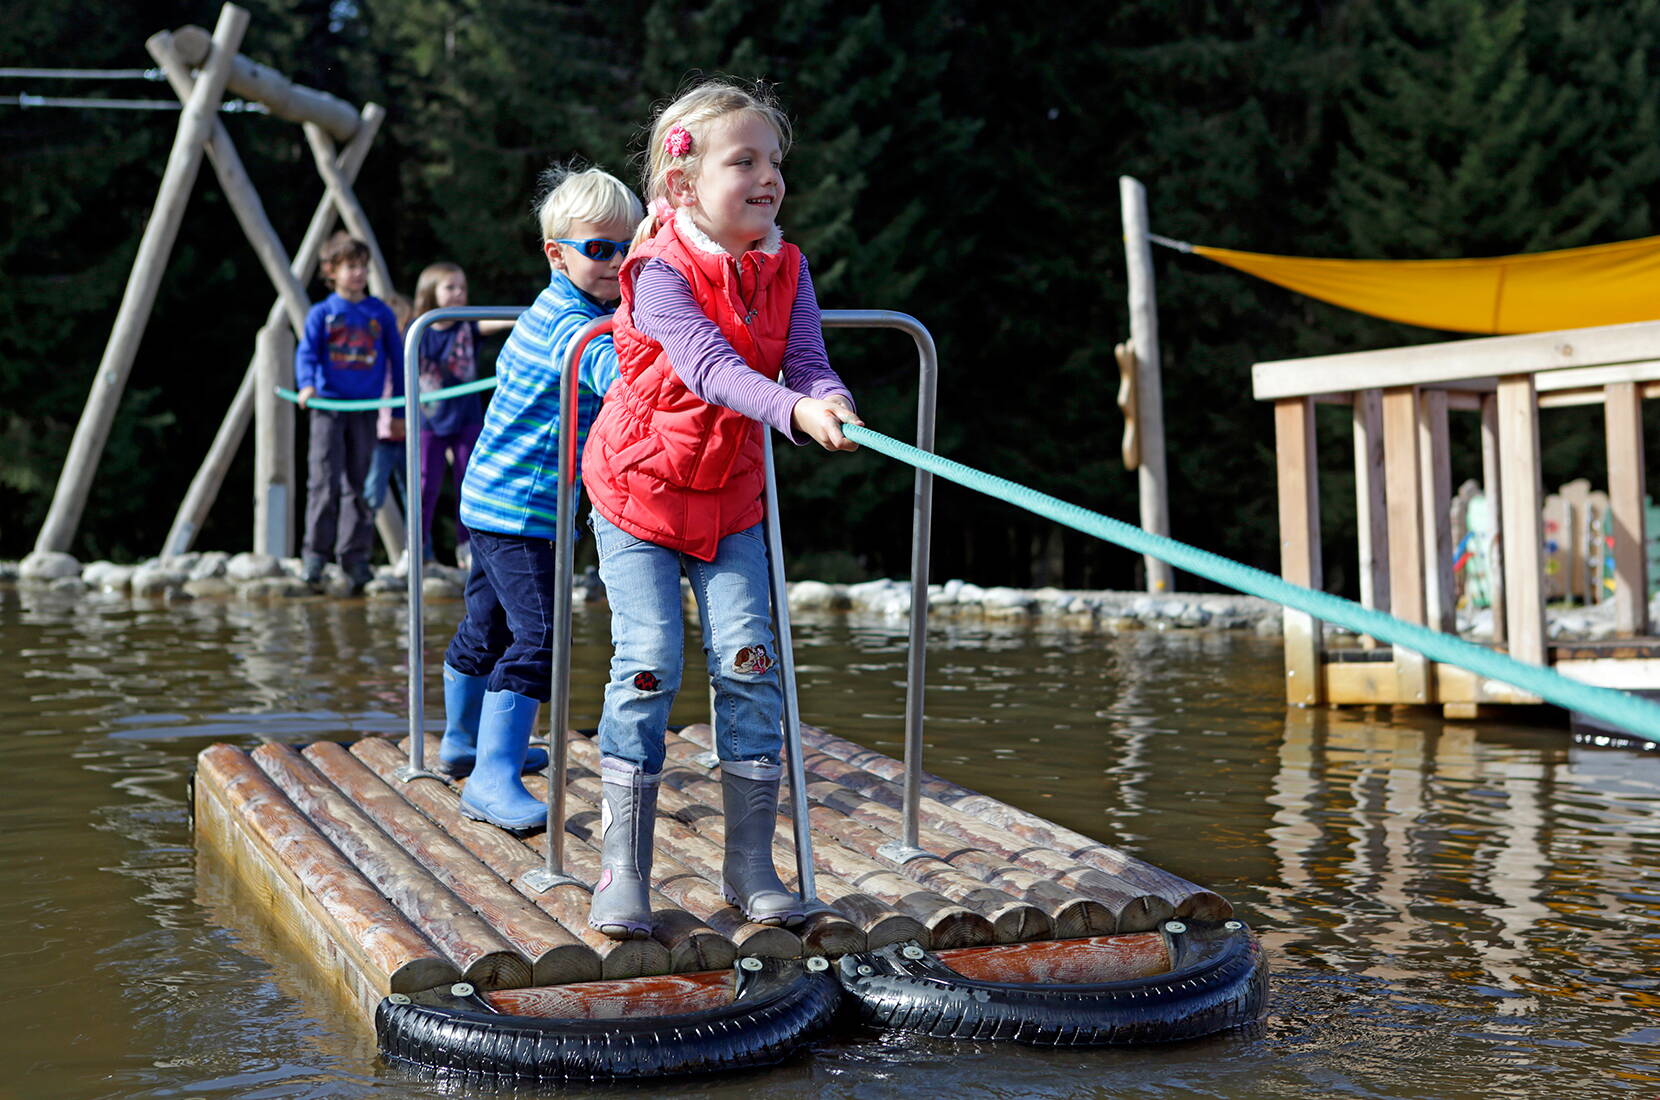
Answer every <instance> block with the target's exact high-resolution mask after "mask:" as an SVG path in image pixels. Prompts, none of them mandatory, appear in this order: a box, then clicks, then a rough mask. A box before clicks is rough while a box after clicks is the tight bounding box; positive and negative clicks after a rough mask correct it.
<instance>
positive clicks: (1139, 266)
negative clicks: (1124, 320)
mask: <svg viewBox="0 0 1660 1100" xmlns="http://www.w3.org/2000/svg"><path fill="white" fill-rule="evenodd" d="M1118 197H1119V202H1120V205H1121V206H1122V208H1123V216H1124V259H1125V265H1126V270H1127V273H1128V275H1129V282H1130V345H1131V347H1133V348H1134V350H1135V358H1136V386H1135V392H1136V423H1137V429H1138V435H1139V437H1140V438H1139V442H1138V450H1139V457H1140V460H1141V464H1140V466H1139V467H1137V469H1136V478H1137V480H1138V483H1139V484H1140V486H1141V528H1142V530H1144V531H1147V532H1149V533H1150V534H1154V535H1168V534H1170V501H1169V495H1168V489H1167V479H1166V477H1165V471H1164V396H1163V394H1164V390H1163V386H1162V385H1161V383H1160V382H1159V369H1160V368H1159V314H1158V295H1157V294H1156V292H1155V289H1154V285H1153V246H1152V242H1151V241H1149V240H1148V238H1147V189H1146V188H1145V187H1143V186H1142V185H1141V182H1140V181H1139V180H1136V179H1132V178H1131V177H1129V176H1119V177H1118ZM1143 560H1144V562H1145V563H1146V568H1147V591H1149V592H1168V591H1170V589H1171V587H1172V585H1173V583H1174V579H1173V575H1172V571H1171V569H1170V566H1169V564H1168V563H1166V562H1163V561H1160V560H1159V559H1158V558H1155V557H1153V556H1152V555H1150V554H1149V555H1146V556H1145V558H1144V559H1143Z"/></svg>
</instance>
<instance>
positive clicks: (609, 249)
mask: <svg viewBox="0 0 1660 1100" xmlns="http://www.w3.org/2000/svg"><path fill="white" fill-rule="evenodd" d="M554 243H555V244H568V245H570V246H571V247H572V248H574V249H576V250H577V251H578V252H580V253H582V254H583V255H584V256H586V257H587V258H588V259H590V260H593V261H595V262H596V263H604V262H605V261H606V260H609V259H610V258H611V257H612V256H615V255H616V254H617V253H619V252H620V253H622V254H623V255H624V256H626V255H628V246H629V244H630V243H631V242H629V241H608V240H606V239H605V238H604V237H589V238H588V239H587V240H585V241H567V240H565V239H564V238H563V237H555V238H554Z"/></svg>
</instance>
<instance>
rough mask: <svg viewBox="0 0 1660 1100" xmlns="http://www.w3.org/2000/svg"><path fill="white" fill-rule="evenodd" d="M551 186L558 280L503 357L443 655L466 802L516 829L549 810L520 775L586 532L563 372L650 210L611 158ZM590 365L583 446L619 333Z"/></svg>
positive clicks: (456, 763) (443, 753) (599, 347)
mask: <svg viewBox="0 0 1660 1100" xmlns="http://www.w3.org/2000/svg"><path fill="white" fill-rule="evenodd" d="M543 183H544V187H545V193H544V197H543V198H542V199H541V200H540V201H539V202H538V204H537V220H538V222H539V223H540V228H541V231H542V251H543V253H544V255H546V256H547V260H548V266H549V268H550V269H551V272H550V277H549V280H548V285H547V288H546V289H545V290H543V291H542V293H541V294H540V295H539V296H538V297H537V299H536V301H535V303H534V304H533V305H532V306H531V307H530V308H529V309H528V310H526V311H525V312H524V313H523V314H521V315H520V317H519V319H518V320H517V321H516V322H515V323H514V325H513V331H512V333H511V334H510V335H509V336H508V338H507V342H506V344H504V345H503V347H502V350H501V354H500V355H499V356H498V357H497V359H496V378H497V382H496V392H495V394H494V396H493V397H492V398H491V400H490V407H489V410H488V412H486V414H485V417H484V429H483V431H482V432H481V433H480V435H479V439H478V444H477V446H476V447H475V448H474V450H473V454H472V460H471V461H470V462H469V463H468V465H467V474H466V477H465V478H464V479H463V481H462V486H461V522H462V523H464V524H465V525H466V526H467V530H468V531H469V532H471V535H472V548H473V561H472V567H471V570H470V571H469V574H468V577H467V590H466V604H467V613H466V616H465V617H464V618H463V619H462V621H461V625H460V626H458V627H457V628H456V632H455V638H454V639H453V640H452V641H451V642H450V645H449V648H448V650H446V651H445V654H444V712H445V726H444V741H443V744H442V746H441V747H440V749H439V760H440V765H441V766H442V767H443V768H444V769H445V770H447V771H448V772H450V774H452V775H456V776H462V775H466V776H469V778H468V780H467V784H466V787H465V789H464V791H463V793H462V796H461V812H462V813H463V814H465V815H466V816H468V817H470V818H473V819H475V820H478V821H488V822H490V823H491V824H493V825H497V826H500V827H501V828H504V829H510V830H514V831H520V830H529V829H535V828H539V827H541V826H542V825H543V824H544V822H545V819H546V809H545V808H544V806H543V803H542V802H541V801H540V800H539V799H536V798H533V797H532V796H531V795H530V793H529V792H528V791H526V790H525V788H524V783H523V782H522V781H521V780H520V778H519V777H520V774H521V773H522V772H523V771H535V770H539V769H541V768H542V767H545V766H546V764H547V754H546V753H545V752H543V751H542V750H541V749H537V750H536V751H535V753H534V755H532V754H530V751H529V742H530V735H531V731H532V730H533V729H534V728H535V725H536V711H537V708H538V706H539V705H540V704H542V703H545V702H547V701H548V699H549V697H550V696H551V693H552V682H551V678H550V662H551V658H552V645H553V590H554V579H555V578H554V568H555V558H554V540H555V539H562V538H573V537H575V534H576V517H575V516H560V515H557V510H558V495H557V494H558V491H559V476H560V469H559V461H560V453H561V448H560V441H559V375H560V371H561V369H562V367H563V365H564V359H565V353H566V351H567V349H568V348H569V346H570V343H571V341H572V339H574V338H575V336H576V335H577V333H579V332H581V331H582V330H583V329H584V328H586V327H587V325H588V324H589V322H591V321H593V320H594V319H595V318H599V317H607V316H609V315H610V313H611V311H612V309H613V308H614V307H615V305H616V302H617V299H618V298H619V297H620V295H621V290H620V288H619V285H618V282H617V273H618V271H619V270H621V268H622V262H623V257H624V256H625V255H626V254H627V251H628V240H627V238H628V237H629V235H630V234H631V233H632V231H633V229H634V226H635V225H636V224H637V223H638V222H639V221H640V219H641V218H642V217H643V215H644V210H643V209H642V207H641V205H640V200H639V199H638V198H637V197H635V195H634V193H633V192H632V191H630V190H629V189H628V186H627V185H626V184H624V183H623V182H622V181H620V180H618V179H617V178H616V177H614V176H611V175H609V174H608V173H606V172H602V171H600V170H599V169H598V168H590V169H587V170H586V171H581V172H577V171H571V170H568V169H564V168H555V169H553V170H551V171H549V172H548V173H547V174H546V175H545V176H544V177H543ZM577 370H578V372H579V373H578V386H577V442H576V453H577V454H580V453H581V451H582V443H583V440H584V438H585V437H586V435H587V434H588V427H589V425H590V424H592V423H593V420H594V416H595V415H596V414H597V413H598V412H599V406H600V401H601V399H602V398H603V397H604V395H605V392H606V391H607V390H608V389H610V388H611V384H612V383H613V382H615V381H616V380H617V353H616V350H615V348H613V346H612V343H611V337H610V336H609V335H606V336H600V337H597V338H595V339H594V340H592V341H590V342H589V344H588V346H587V348H586V349H585V350H584V351H583V353H582V357H581V360H580V361H579V363H578V365H577Z"/></svg>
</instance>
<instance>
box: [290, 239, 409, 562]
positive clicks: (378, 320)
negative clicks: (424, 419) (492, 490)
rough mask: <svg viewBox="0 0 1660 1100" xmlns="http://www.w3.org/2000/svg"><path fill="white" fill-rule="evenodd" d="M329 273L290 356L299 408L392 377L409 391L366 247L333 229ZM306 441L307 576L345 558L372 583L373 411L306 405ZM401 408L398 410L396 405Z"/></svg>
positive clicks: (359, 394) (397, 391)
mask: <svg viewBox="0 0 1660 1100" xmlns="http://www.w3.org/2000/svg"><path fill="white" fill-rule="evenodd" d="M322 267H323V278H324V280H326V281H327V282H328V284H329V286H330V287H331V288H333V291H334V293H332V294H330V295H329V296H328V297H327V298H324V299H323V300H322V301H321V302H318V303H317V304H316V305H314V306H312V307H311V312H310V313H308V314H306V319H305V332H304V333H303V334H302V336H301V338H300V346H299V348H298V349H297V350H296V352H295V355H294V380H295V383H296V384H297V385H298V386H299V391H300V393H299V399H300V407H301V408H306V407H307V405H308V404H309V403H310V401H311V399H312V398H313V397H326V398H332V399H336V400H355V399H359V398H365V397H379V396H381V393H382V390H383V388H384V386H385V384H386V382H387V381H388V372H390V381H391V383H392V394H393V395H394V396H396V397H402V396H403V344H402V342H401V341H400V340H399V338H398V322H397V318H395V317H394V316H393V315H392V310H391V307H389V306H388V305H387V304H386V303H385V302H383V301H381V300H380V299H379V298H376V297H373V296H372V295H370V294H369V292H368V289H367V288H368V285H369V246H368V245H366V244H364V243H363V242H362V241H359V240H356V239H355V238H353V237H352V236H351V235H350V234H349V233H345V232H340V233H336V234H335V235H334V236H333V237H331V238H329V241H328V243H327V244H325V245H324V246H323V252H322ZM308 411H309V412H310V414H311V425H310V427H311V442H310V444H309V446H308V447H307V449H306V503H305V545H304V548H303V551H302V554H303V557H302V563H303V568H302V574H301V576H302V578H303V579H304V580H305V581H306V583H307V584H317V583H319V582H321V581H322V579H323V565H324V564H325V563H326V562H328V561H329V560H330V559H331V558H332V559H334V560H336V561H338V562H339V563H340V567H341V568H342V569H343V570H345V572H346V576H347V577H348V578H350V580H351V582H352V589H353V591H357V590H360V589H361V588H362V587H363V586H364V585H365V584H367V583H368V582H369V580H370V578H371V577H373V575H374V574H373V572H372V571H371V570H370V568H369V544H370V539H371V537H372V534H373V532H374V523H373V520H372V519H371V516H370V512H369V505H368V504H367V503H366V502H365V501H364V499H363V483H364V480H365V478H367V476H368V474H369V462H370V459H371V458H372V457H373V455H374V451H375V414H374V413H373V412H333V411H329V410H324V409H309V410H308ZM393 415H394V416H395V417H402V416H403V411H402V410H401V409H394V410H393Z"/></svg>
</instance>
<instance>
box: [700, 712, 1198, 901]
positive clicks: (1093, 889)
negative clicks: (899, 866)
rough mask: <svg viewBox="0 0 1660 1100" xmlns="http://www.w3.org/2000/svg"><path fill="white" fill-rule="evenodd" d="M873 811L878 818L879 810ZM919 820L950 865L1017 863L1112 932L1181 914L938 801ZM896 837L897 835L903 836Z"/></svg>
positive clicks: (879, 798) (814, 758)
mask: <svg viewBox="0 0 1660 1100" xmlns="http://www.w3.org/2000/svg"><path fill="white" fill-rule="evenodd" d="M680 736H681V737H682V738H684V739H686V740H689V741H691V742H692V743H693V744H698V743H700V742H702V741H705V740H707V739H708V738H709V737H710V736H711V734H710V731H709V727H708V726H707V725H702V724H699V725H693V726H688V727H686V728H685V729H684V730H682V731H681V732H680ZM804 756H805V763H806V766H807V767H808V769H809V774H810V775H814V776H817V777H820V778H828V779H834V780H835V781H836V782H838V783H840V784H842V785H844V786H847V787H848V788H850V789H851V790H852V791H854V792H856V793H857V794H859V795H862V796H865V797H868V798H870V799H871V800H873V801H874V802H876V803H879V804H880V805H883V806H886V807H889V808H890V809H891V810H892V811H895V812H896V811H897V810H898V808H899V806H900V804H901V802H902V800H903V793H902V791H901V790H900V788H899V787H898V786H897V785H896V784H893V783H890V782H888V781H887V780H885V779H882V778H879V777H878V776H875V775H872V774H870V773H869V772H865V771H862V770H860V769H858V768H854V767H853V766H852V765H850V764H847V763H846V762H845V761H842V760H838V759H836V758H834V757H830V756H826V755H825V754H823V753H821V752H819V751H818V750H808V751H807V752H805V753H804ZM872 812H873V814H874V811H872ZM919 816H920V817H921V818H922V820H923V821H925V822H927V823H928V824H929V825H931V826H933V827H935V828H936V829H937V830H938V831H939V833H941V834H946V835H947V836H949V838H950V839H949V841H948V842H946V843H945V844H943V845H941V846H940V848H939V850H940V851H941V852H945V853H948V854H949V855H950V857H951V858H950V860H948V862H951V863H953V865H956V866H963V867H967V866H969V865H971V864H973V863H983V862H984V861H985V860H987V859H992V858H993V857H995V858H996V859H1000V860H1002V861H1004V862H1006V863H1014V864H1017V865H1019V866H1020V867H1022V868H1024V870H1025V872H1026V873H1027V874H1031V875H1034V876H1041V877H1042V878H1043V879H1045V880H1048V881H1050V882H1052V883H1053V884H1054V886H1055V887H1057V888H1059V889H1062V890H1065V891H1067V892H1068V893H1069V894H1082V895H1084V896H1085V897H1088V898H1091V899H1094V900H1095V901H1096V902H1098V903H1100V905H1101V906H1103V907H1104V908H1105V909H1106V910H1107V912H1108V914H1110V924H1111V928H1110V929H1109V930H1110V931H1118V932H1139V931H1146V930H1148V929H1151V928H1156V927H1158V925H1159V924H1160V923H1162V922H1163V921H1166V920H1168V919H1170V918H1171V917H1172V916H1174V915H1175V906H1174V905H1172V904H1171V903H1170V902H1169V901H1166V900H1165V899H1164V898H1163V897H1161V896H1160V895H1159V894H1157V893H1155V892H1153V891H1151V890H1147V889H1141V888H1140V887H1138V886H1137V885H1136V884H1135V883H1133V882H1127V881H1124V880H1120V879H1115V878H1113V877H1111V876H1109V875H1107V874H1105V873H1104V872H1102V871H1099V870H1097V869H1096V868H1093V867H1086V866H1083V865H1081V864H1078V863H1076V862H1075V861H1073V860H1070V859H1068V858H1066V857H1065V856H1062V855H1060V854H1058V853H1056V852H1053V851H1050V850H1048V849H1046V848H1043V847H1042V846H1040V845H1034V844H1032V843H1030V842H1028V841H1026V840H1024V839H1021V838H1019V837H1016V836H1014V834H1012V833H1008V832H1006V831H1004V830H1001V829H998V828H997V827H996V826H993V825H990V824H987V823H986V822H983V821H981V820H979V819H977V818H973V817H967V816H965V815H961V814H956V813H953V812H952V811H951V809H950V808H949V807H946V806H944V805H943V804H941V803H939V802H938V801H936V800H934V799H930V798H924V799H922V802H921V806H920V815H919ZM892 835H893V836H897V835H898V833H897V832H895V833H893V834H892ZM964 842H966V843H967V844H968V845H970V846H971V847H970V849H968V850H969V851H974V850H978V851H979V852H980V853H981V854H980V856H979V857H978V858H974V857H970V856H961V857H960V858H959V856H960V853H961V852H962V851H963V844H964ZM986 853H989V855H986ZM1152 870H1156V868H1153V869H1152ZM1068 917H1069V920H1079V919H1080V918H1079V917H1078V915H1077V912H1076V910H1073V911H1072V912H1071V913H1069V914H1068ZM1084 919H1087V920H1088V921H1089V922H1090V923H1091V925H1092V926H1098V925H1100V924H1102V923H1107V920H1108V918H1107V917H1103V915H1102V914H1101V913H1100V912H1099V911H1090V912H1089V913H1088V916H1087V917H1086V918H1084Z"/></svg>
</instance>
